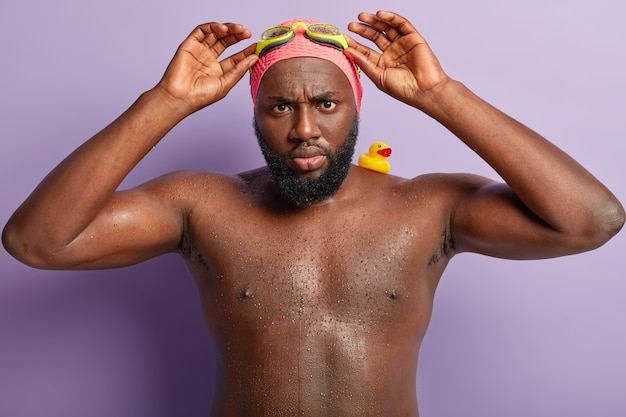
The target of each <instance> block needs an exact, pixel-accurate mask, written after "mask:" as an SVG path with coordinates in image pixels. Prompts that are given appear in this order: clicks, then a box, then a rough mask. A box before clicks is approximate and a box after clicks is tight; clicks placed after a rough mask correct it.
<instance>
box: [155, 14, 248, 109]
mask: <svg viewBox="0 0 626 417" xmlns="http://www.w3.org/2000/svg"><path fill="white" fill-rule="evenodd" d="M250 36H251V32H250V31H249V30H248V29H246V28H244V27H243V26H242V25H240V24H236V23H225V24H223V23H216V22H211V23H206V24H203V25H200V26H198V27H196V28H195V29H194V30H193V32H191V34H190V35H189V36H188V37H187V39H185V41H184V42H183V43H182V44H181V45H180V47H179V48H178V50H177V52H176V55H175V56H174V58H173V59H172V61H171V62H170V64H169V66H168V68H167V70H166V72H165V74H164V76H163V78H162V79H161V81H160V82H159V83H158V84H157V88H159V89H162V90H163V91H165V92H166V93H167V94H169V95H170V96H171V97H173V98H174V99H176V100H179V101H180V102H181V103H182V104H184V105H185V106H186V110H187V112H188V113H189V114H191V113H193V112H195V111H197V110H200V109H201V108H203V107H205V106H208V105H209V104H212V103H214V102H216V101H218V100H220V99H222V98H224V97H225V96H226V94H227V93H228V92H229V91H230V89H231V88H233V86H234V85H235V84H236V83H237V82H238V81H239V80H240V79H241V78H242V77H243V75H244V74H245V73H246V71H247V70H248V69H249V68H250V67H251V66H252V65H254V63H255V62H256V61H257V60H258V57H257V56H256V55H255V54H254V49H255V44H252V45H250V46H248V47H247V48H245V49H243V50H242V51H240V52H237V53H235V54H233V55H231V56H229V57H228V58H225V59H223V60H222V61H218V58H219V57H220V55H221V54H222V53H223V52H224V51H225V50H226V48H228V47H229V46H232V45H234V44H236V43H238V42H240V41H242V40H244V39H248V38H250Z"/></svg>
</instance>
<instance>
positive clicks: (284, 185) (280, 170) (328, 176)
mask: <svg viewBox="0 0 626 417" xmlns="http://www.w3.org/2000/svg"><path fill="white" fill-rule="evenodd" d="M253 124H254V132H255V134H256V137H257V140H258V142H259V146H260V147H261V152H262V153H263V156H264V157H265V161H266V162H267V167H268V168H269V170H270V172H271V174H272V179H273V180H274V183H275V184H276V185H277V186H278V188H279V189H280V191H281V192H282V193H283V195H284V197H285V198H286V199H287V201H289V202H290V203H292V204H294V205H296V206H298V207H304V206H308V205H310V204H312V203H313V202H316V201H323V200H325V199H327V198H329V197H331V196H332V195H333V194H335V192H337V190H338V189H339V187H340V186H341V184H342V183H343V181H344V180H345V179H346V176H347V175H348V170H349V169H350V165H351V163H352V156H353V155H354V147H355V145H356V139H357V136H358V132H359V117H358V114H355V116H354V120H353V121H352V127H351V128H350V131H349V132H348V134H347V135H346V138H345V139H344V141H343V142H342V143H341V145H339V147H338V148H337V151H336V152H334V153H328V154H327V155H326V157H327V158H328V162H329V163H328V168H326V170H325V171H324V172H322V174H321V175H320V176H319V177H318V178H298V176H297V175H296V173H295V172H294V171H293V170H292V169H290V168H289V167H288V166H287V165H286V164H285V162H284V161H283V158H281V157H280V156H279V155H277V154H276V153H275V152H274V151H272V150H271V149H270V148H269V146H268V145H267V143H266V142H265V139H264V138H263V135H262V134H261V131H260V129H259V126H258V124H257V122H256V118H255V119H254V123H253Z"/></svg>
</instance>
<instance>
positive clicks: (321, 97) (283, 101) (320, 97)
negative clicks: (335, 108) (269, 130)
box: [268, 91, 339, 104]
mask: <svg viewBox="0 0 626 417" xmlns="http://www.w3.org/2000/svg"><path fill="white" fill-rule="evenodd" d="M337 94H339V92H337V91H324V92H323V93H320V94H318V95H316V96H313V97H311V100H313V101H325V100H330V99H332V98H333V97H334V96H336V95H337ZM268 99H269V100H271V101H273V102H275V103H281V104H289V103H293V102H294V100H293V99H290V98H287V97H283V96H268Z"/></svg>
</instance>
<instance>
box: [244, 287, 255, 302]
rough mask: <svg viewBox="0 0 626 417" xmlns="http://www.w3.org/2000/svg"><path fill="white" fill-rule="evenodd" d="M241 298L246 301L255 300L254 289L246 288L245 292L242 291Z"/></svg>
mask: <svg viewBox="0 0 626 417" xmlns="http://www.w3.org/2000/svg"><path fill="white" fill-rule="evenodd" d="M241 298H243V299H244V300H247V299H250V298H254V290H253V289H252V287H248V288H245V289H244V290H242V291H241Z"/></svg>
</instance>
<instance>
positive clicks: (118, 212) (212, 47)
mask: <svg viewBox="0 0 626 417" xmlns="http://www.w3.org/2000/svg"><path fill="white" fill-rule="evenodd" d="M249 37H250V32H249V31H248V30H247V29H245V28H243V27H242V26H241V25H238V24H219V23H208V24H204V25H200V26H198V27H197V28H196V29H195V30H194V31H193V32H192V33H191V34H190V35H189V37H188V38H187V39H186V40H185V41H184V42H183V43H182V44H181V46H180V47H179V49H178V51H177V53H176V55H175V56H174V58H173V59H172V61H171V63H170V65H169V66H168V69H167V71H166V72H165V74H164V76H163V78H162V80H161V81H160V82H159V83H158V84H157V86H156V87H154V88H153V89H151V90H149V91H148V92H146V93H144V94H142V95H141V96H140V97H139V99H138V100H137V101H136V102H135V103H134V104H133V105H132V106H131V107H130V108H129V109H128V110H127V111H126V112H124V113H123V114H122V115H121V116H120V117H119V118H117V119H116V120H115V121H114V122H113V123H111V124H110V125H109V126H107V127H106V128H104V129H103V130H102V131H100V132H99V133H98V134H96V135H95V136H94V137H92V138H91V139H90V140H88V141H87V142H85V143H84V144H83V145H82V146H80V147H79V148H78V149H77V150H76V151H74V152H73V153H72V154H71V155H69V156H68V157H67V158H66V159H65V160H64V161H63V162H61V163H60V164H59V165H58V166H57V167H56V168H55V169H54V170H53V171H52V172H51V173H50V174H49V175H48V176H47V177H46V178H45V179H44V180H43V181H42V182H41V184H40V185H39V186H38V187H37V188H36V189H35V191H34V192H33V193H32V194H31V195H30V196H29V197H28V198H27V200H26V201H25V202H24V203H23V204H22V205H21V206H20V207H19V208H18V209H17V211H16V212H15V213H14V214H13V216H12V217H11V219H10V220H9V222H8V223H7V225H6V227H5V229H4V231H3V234H2V242H3V244H4V246H5V247H6V249H7V250H8V251H9V253H11V254H12V255H13V256H14V257H16V258H17V259H18V260H20V261H22V262H24V263H26V264H29V265H31V266H34V267H39V268H54V269H71V268H101V267H115V266H121V265H126V264H130V263H135V262H138V261H141V260H143V259H146V258H148V257H151V256H155V255H157V254H159V253H163V252H165V251H168V250H174V249H175V247H176V244H177V242H178V240H179V239H180V236H181V233H182V228H183V220H182V213H180V211H181V207H176V206H173V205H172V204H171V203H167V202H166V201H164V200H165V199H163V198H161V197H163V193H165V192H167V191H166V189H167V187H166V185H164V184H165V183H166V182H165V181H162V182H158V181H157V182H153V183H151V184H149V185H147V186H145V187H142V188H139V189H135V190H130V191H125V192H117V193H116V192H115V190H116V189H117V187H118V186H119V185H120V183H121V182H122V180H123V179H124V178H125V177H126V176H127V175H128V173H129V172H130V171H131V170H132V169H133V168H134V167H135V165H136V164H137V163H138V162H139V161H140V160H141V159H142V158H143V157H144V156H145V155H146V154H147V153H148V152H149V151H150V149H152V148H153V147H154V145H156V144H157V143H158V142H159V141H160V140H161V139H162V138H163V137H164V136H165V135H166V133H167V132H168V131H169V130H170V129H171V128H173V127H174V126H175V125H176V124H177V123H178V122H180V121H181V120H182V119H184V118H185V117H186V116H188V115H189V114H191V113H193V112H195V111H197V110H199V109H201V108H203V107H205V106H207V105H209V104H211V103H213V102H215V101H217V100H220V99H221V98H223V97H224V96H225V95H226V94H227V93H228V91H230V89H231V88H232V87H233V86H234V85H235V84H236V83H237V82H238V81H239V80H240V79H241V77H243V75H244V74H245V72H246V70H247V69H248V68H249V67H250V65H252V64H253V63H254V61H255V59H256V57H255V55H254V45H251V46H249V47H247V48H246V49H244V50H243V51H241V52H238V53H236V54H234V55H232V56H230V57H228V58H226V59H224V60H222V61H218V57H219V56H220V55H221V54H222V53H223V52H224V50H225V49H226V48H227V47H229V46H231V45H233V44H235V43H237V42H239V41H241V40H243V39H247V38H249Z"/></svg>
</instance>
